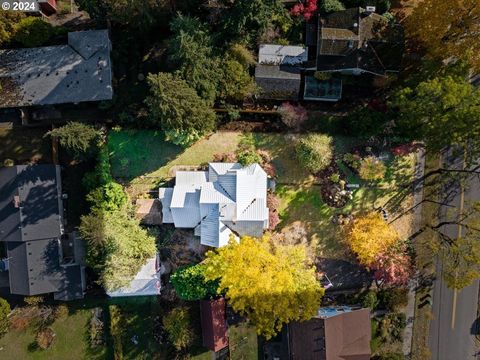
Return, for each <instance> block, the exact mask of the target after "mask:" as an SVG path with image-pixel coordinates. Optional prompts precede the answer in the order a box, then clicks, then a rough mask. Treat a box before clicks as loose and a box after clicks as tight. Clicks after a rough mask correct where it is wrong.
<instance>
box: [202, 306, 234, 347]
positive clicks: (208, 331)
mask: <svg viewBox="0 0 480 360" xmlns="http://www.w3.org/2000/svg"><path fill="white" fill-rule="evenodd" d="M200 315H201V322H202V337H203V345H204V346H205V347H207V348H208V349H210V350H212V351H214V352H217V351H220V350H222V349H223V348H225V347H226V346H228V337H227V322H226V319H225V299H224V298H219V299H214V300H202V301H201V302H200Z"/></svg>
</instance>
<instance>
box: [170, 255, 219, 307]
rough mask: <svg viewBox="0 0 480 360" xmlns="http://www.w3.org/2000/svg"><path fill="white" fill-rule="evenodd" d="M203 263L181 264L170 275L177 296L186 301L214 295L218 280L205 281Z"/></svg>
mask: <svg viewBox="0 0 480 360" xmlns="http://www.w3.org/2000/svg"><path fill="white" fill-rule="evenodd" d="M204 272H205V266H204V265H203V264H197V265H188V266H182V267H180V268H178V269H177V270H175V272H174V273H173V274H172V276H171V277H170V281H171V282H172V285H173V287H174V288H175V291H176V292H177V294H178V296H179V297H180V298H181V299H183V300H187V301H194V300H203V299H206V298H208V297H212V296H216V295H217V289H218V281H216V280H215V281H207V280H205V276H204Z"/></svg>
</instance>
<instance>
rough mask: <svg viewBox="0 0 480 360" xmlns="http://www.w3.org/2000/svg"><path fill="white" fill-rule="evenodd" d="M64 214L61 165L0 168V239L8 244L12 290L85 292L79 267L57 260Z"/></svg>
mask: <svg viewBox="0 0 480 360" xmlns="http://www.w3.org/2000/svg"><path fill="white" fill-rule="evenodd" d="M62 213H63V208H62V202H61V184H60V167H59V166H55V165H29V166H15V167H8V168H0V243H1V242H3V243H5V245H6V249H7V257H8V261H9V280H10V291H11V292H12V293H13V294H19V295H38V294H45V293H51V292H59V291H61V292H62V293H63V295H62V296H61V298H65V299H66V298H67V297H68V298H78V297H79V296H80V295H81V296H83V288H84V286H83V284H82V283H78V282H77V278H78V276H77V275H78V273H79V272H80V273H81V274H83V268H82V267H81V266H80V265H71V266H69V267H64V266H61V264H60V261H61V260H60V258H61V254H60V242H59V241H60V237H61V235H62V234H63V217H62ZM74 268H76V269H74ZM82 276H83V275H82ZM79 287H80V291H79V290H78V289H79ZM79 293H81V294H80V295H79ZM81 296H80V297H81Z"/></svg>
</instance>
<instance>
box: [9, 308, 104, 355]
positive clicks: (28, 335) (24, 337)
mask: <svg viewBox="0 0 480 360" xmlns="http://www.w3.org/2000/svg"><path fill="white" fill-rule="evenodd" d="M91 316H92V314H91V311H90V310H89V309H79V310H76V311H75V312H74V313H72V314H70V315H69V316H68V317H67V318H65V319H61V320H57V321H55V322H54V323H53V325H51V327H52V329H53V331H54V332H55V334H56V336H55V341H54V344H53V345H52V347H50V348H49V349H47V350H37V349H35V348H34V342H35V331H34V329H33V327H28V328H27V329H26V330H11V331H10V332H8V333H7V334H6V335H5V336H3V337H2V338H1V339H0V349H1V350H0V359H38V360H43V359H45V360H65V359H78V360H82V359H92V360H93V359H98V360H100V359H105V358H106V355H105V350H104V349H102V348H101V349H100V350H96V351H92V350H90V347H89V344H88V340H87V336H88V329H89V328H88V325H89V320H90V318H91Z"/></svg>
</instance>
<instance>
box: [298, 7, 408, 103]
mask: <svg viewBox="0 0 480 360" xmlns="http://www.w3.org/2000/svg"><path fill="white" fill-rule="evenodd" d="M306 44H307V46H308V47H309V52H310V53H311V54H316V57H315V58H314V59H312V61H311V62H310V61H309V65H308V66H307V71H306V76H305V88H304V99H305V100H320V101H338V100H339V99H340V98H341V96H342V80H341V78H340V77H336V76H335V74H341V75H361V74H369V75H372V76H386V75H387V74H388V73H389V72H398V71H399V70H400V65H401V60H402V54H403V47H404V43H403V29H402V27H401V26H400V25H399V24H397V23H394V22H391V21H389V20H388V19H387V18H386V17H384V16H382V15H379V14H377V13H375V7H371V6H368V7H367V8H366V9H363V8H360V7H357V8H351V9H347V10H343V11H338V12H334V13H332V14H329V15H326V16H325V17H319V18H318V24H315V23H312V22H310V23H308V24H307V28H306ZM315 72H317V75H316V76H315V77H314V76H313V75H314V73H315ZM321 73H324V74H323V75H319V74H321Z"/></svg>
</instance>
